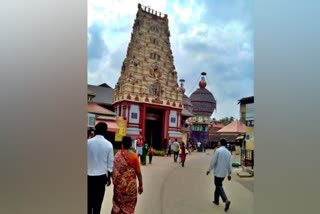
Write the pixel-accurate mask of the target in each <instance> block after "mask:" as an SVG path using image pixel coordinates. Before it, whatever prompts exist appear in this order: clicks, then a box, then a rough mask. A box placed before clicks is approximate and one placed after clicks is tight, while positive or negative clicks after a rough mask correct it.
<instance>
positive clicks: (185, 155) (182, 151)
mask: <svg viewBox="0 0 320 214" xmlns="http://www.w3.org/2000/svg"><path fill="white" fill-rule="evenodd" d="M180 149H181V166H182V167H184V163H185V161H186V157H187V154H188V150H187V148H186V147H185V145H184V143H183V142H182V144H181V148H180Z"/></svg>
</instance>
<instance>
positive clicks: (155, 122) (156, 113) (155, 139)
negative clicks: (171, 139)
mask: <svg viewBox="0 0 320 214" xmlns="http://www.w3.org/2000/svg"><path fill="white" fill-rule="evenodd" d="M162 120H163V112H162V111H160V110H155V109H147V110H146V121H145V123H146V125H145V127H146V132H145V139H146V141H147V143H148V144H149V145H152V147H153V148H154V149H156V150H160V149H162V144H161V141H162V136H163V127H162V122H163V121H162Z"/></svg>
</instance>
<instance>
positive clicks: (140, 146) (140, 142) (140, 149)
mask: <svg viewBox="0 0 320 214" xmlns="http://www.w3.org/2000/svg"><path fill="white" fill-rule="evenodd" d="M136 147H137V154H138V157H139V158H140V162H142V153H143V139H142V136H141V135H140V136H139V137H138V139H137V144H136Z"/></svg>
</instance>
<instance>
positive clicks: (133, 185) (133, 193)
mask: <svg viewBox="0 0 320 214" xmlns="http://www.w3.org/2000/svg"><path fill="white" fill-rule="evenodd" d="M131 142H132V140H131V137H123V139H122V149H121V150H119V151H118V152H117V154H116V155H115V158H114V167H113V173H112V182H113V186H114V189H113V207H112V210H111V213H112V214H133V213H134V209H135V207H136V204H137V198H138V194H137V192H138V193H139V194H142V192H143V187H142V175H141V171H140V163H139V158H138V155H137V154H136V153H134V152H132V151H130V150H129V149H130V147H131V144H132V143H131ZM137 177H138V180H139V187H138V188H137V179H136V178H137Z"/></svg>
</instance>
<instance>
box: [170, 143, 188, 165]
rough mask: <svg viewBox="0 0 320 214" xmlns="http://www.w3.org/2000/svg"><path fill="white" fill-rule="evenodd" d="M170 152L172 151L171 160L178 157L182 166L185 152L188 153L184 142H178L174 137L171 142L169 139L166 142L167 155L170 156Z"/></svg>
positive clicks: (175, 160) (185, 156)
mask: <svg viewBox="0 0 320 214" xmlns="http://www.w3.org/2000/svg"><path fill="white" fill-rule="evenodd" d="M171 152H172V153H173V161H174V162H177V161H178V158H179V163H181V166H182V167H184V164H185V161H186V158H187V154H188V153H189V151H188V149H187V147H186V145H185V143H184V142H181V143H179V142H178V139H175V140H174V141H173V142H172V141H171V139H170V140H169V143H168V149H167V156H171Z"/></svg>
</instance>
